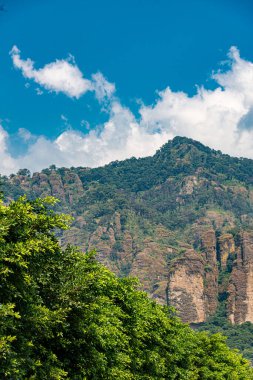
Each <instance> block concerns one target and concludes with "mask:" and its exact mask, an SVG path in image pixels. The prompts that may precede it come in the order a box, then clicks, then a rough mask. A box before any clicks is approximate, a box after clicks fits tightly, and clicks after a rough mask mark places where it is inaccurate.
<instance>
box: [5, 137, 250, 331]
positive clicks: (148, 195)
mask: <svg viewBox="0 0 253 380" xmlns="http://www.w3.org/2000/svg"><path fill="white" fill-rule="evenodd" d="M1 181H2V190H3V192H4V194H5V195H6V201H7V202H8V201H10V200H11V199H15V198H17V197H18V196H20V195H22V194H24V193H25V194H27V196H28V197H29V198H36V197H43V196H47V195H53V196H56V197H57V198H59V199H60V201H61V203H60V205H58V208H57V210H58V211H63V212H66V213H70V214H71V215H73V216H74V218H75V221H74V223H73V225H72V227H71V229H70V230H69V231H67V232H64V233H63V235H61V236H59V238H60V240H61V244H62V245H63V246H64V245H66V244H68V243H72V244H76V245H79V246H80V247H81V248H82V250H83V251H86V250H90V249H93V248H96V249H97V251H98V255H97V257H98V260H99V261H101V262H102V263H104V264H105V265H106V266H108V267H109V268H110V269H112V270H113V271H114V272H115V273H116V274H117V275H119V276H125V275H131V276H136V277H138V278H139V279H140V282H141V287H142V289H144V290H145V291H147V292H148V294H150V296H151V297H152V298H154V299H156V300H157V302H159V303H163V304H164V303H169V304H170V305H173V306H175V307H176V308H177V310H178V313H179V315H180V316H181V318H182V319H183V320H184V321H186V322H190V323H202V322H205V321H207V320H208V318H210V317H212V316H213V315H214V314H215V313H216V312H218V310H219V308H220V307H223V308H224V307H225V310H226V317H227V318H228V319H229V320H230V321H231V322H232V323H235V324H240V323H243V322H246V321H251V322H253V297H252V296H251V293H252V292H251V287H253V281H252V279H251V273H252V276H253V272H252V269H251V267H252V265H253V262H252V263H251V260H253V251H252V248H251V246H252V242H253V235H252V230H253V160H250V159H244V158H234V157H230V156H228V155H225V154H222V153H221V152H220V151H215V150H213V149H211V148H209V147H206V146H204V145H203V144H201V143H199V142H197V141H194V140H191V139H188V138H185V137H176V138H174V139H173V140H170V141H169V142H168V143H166V144H165V145H164V146H163V147H161V148H160V149H159V150H158V151H157V152H156V153H155V155H154V156H151V157H144V158H139V159H136V158H130V159H127V160H124V161H114V162H112V163H110V164H108V165H105V166H104V167H100V168H93V169H89V168H83V167H78V168H70V169H67V168H56V167H55V166H54V165H52V166H51V167H50V168H48V169H44V170H42V171H41V172H40V173H38V172H36V173H33V175H32V176H30V174H29V171H27V170H26V169H24V170H21V171H19V173H18V174H16V175H11V176H10V177H6V176H3V177H2V178H1ZM251 257H252V259H251ZM240 281H243V283H244V286H239V284H240ZM252 294H253V293H252Z"/></svg>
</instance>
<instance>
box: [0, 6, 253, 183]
mask: <svg viewBox="0 0 253 380" xmlns="http://www.w3.org/2000/svg"><path fill="white" fill-rule="evenodd" d="M252 36H253V2H252V1H251V0H237V1H236V0H219V1H218V0H201V1H200V0H177V1H172V0H145V1H144V0H72V1H67V0H5V1H4V0H3V1H2V2H0V81H1V85H0V173H1V174H6V175H9V174H11V173H15V172H17V171H18V170H19V169H20V168H28V169H30V170H31V171H32V172H33V171H39V170H41V169H43V168H46V167H48V166H50V165H51V164H55V165H56V166H57V167H62V166H65V167H71V166H85V167H97V166H101V165H104V164H107V163H109V162H111V161H115V160H122V159H125V158H130V157H132V156H135V157H144V156H148V155H152V154H154V153H155V151H156V150H157V149H159V148H160V147H161V146H162V145H163V144H165V143H166V142H167V141H168V140H170V139H172V138H173V137H175V136H186V137H190V138H193V139H195V140H198V141H200V142H202V143H204V144H205V145H208V146H210V147H211V148H214V149H219V150H221V151H222V152H224V153H228V154H230V155H233V156H238V157H249V158H253V63H252V62H253V38H252Z"/></svg>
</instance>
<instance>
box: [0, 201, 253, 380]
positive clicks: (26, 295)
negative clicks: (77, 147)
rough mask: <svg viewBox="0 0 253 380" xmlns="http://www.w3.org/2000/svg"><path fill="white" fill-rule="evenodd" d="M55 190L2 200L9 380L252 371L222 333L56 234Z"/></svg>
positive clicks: (63, 222) (0, 370) (2, 309)
mask: <svg viewBox="0 0 253 380" xmlns="http://www.w3.org/2000/svg"><path fill="white" fill-rule="evenodd" d="M54 204H55V200H54V199H53V198H47V199H44V200H41V199H37V200H35V201H27V200H26V198H21V199H19V200H18V201H15V202H12V203H11V204H10V205H9V206H6V205H3V204H1V205H0V225H1V229H0V271H1V286H0V302H1V303H0V377H1V378H2V379H38V380H39V379H64V378H65V379H82V380H84V379H107V380H109V379H115V380H116V379H119V380H121V379H122V380H123V379H133V380H138V379H142V380H143V379H144V380H145V379H147V380H148V379H149V380H152V379H185V380H191V379H192V380H193V379H194V380H195V379H196V380H197V379H201V380H205V379H212V380H215V379H217V380H218V379H231V380H232V379H233V380H239V379H240V380H243V379H253V372H252V369H251V368H250V367H249V365H248V363H247V361H246V360H245V359H243V358H242V357H241V356H240V355H239V354H237V353H236V352H234V351H231V350H229V349H228V348H227V346H226V344H225V343H224V339H223V338H222V337H221V336H220V335H208V334H206V333H203V332H201V333H196V332H194V331H193V330H191V329H190V328H189V327H188V326H186V325H184V324H182V323H181V322H180V321H179V320H178V319H177V318H176V317H174V316H173V312H172V311H171V310H169V309H167V308H166V307H162V306H158V305H157V304H156V303H155V302H153V301H151V300H150V299H148V297H147V296H146V295H145V294H144V293H143V292H140V291H137V290H136V285H135V282H134V281H132V280H129V279H119V278H117V277H116V276H115V275H114V274H112V273H111V272H110V271H109V270H108V269H106V268H105V267H103V266H102V265H101V264H99V263H98V262H97V261H96V260H95V259H94V254H93V253H89V254H84V253H82V252H81V251H79V250H78V249H76V248H74V247H71V246H68V247H67V248H66V249H65V250H63V249H62V248H61V247H60V245H59V243H58V241H57V239H56V237H55V234H54V231H55V229H56V228H66V227H67V224H68V222H69V218H68V217H66V216H64V215H60V214H56V213H54V212H53V211H52V209H50V206H53V205H54Z"/></svg>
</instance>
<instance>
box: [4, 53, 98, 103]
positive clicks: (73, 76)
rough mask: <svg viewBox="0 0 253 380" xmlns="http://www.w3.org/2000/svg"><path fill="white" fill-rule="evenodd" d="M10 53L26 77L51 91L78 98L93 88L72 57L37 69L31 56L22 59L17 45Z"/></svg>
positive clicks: (15, 64) (14, 62) (16, 65)
mask: <svg viewBox="0 0 253 380" xmlns="http://www.w3.org/2000/svg"><path fill="white" fill-rule="evenodd" d="M10 54H11V57H12V60H13V64H14V66H15V67H16V68H17V69H20V70H21V71H22V74H23V76H24V77H25V78H27V79H33V80H34V81H35V82H36V83H38V84H39V85H41V86H43V87H45V88H46V89H47V90H49V91H54V92H56V93H58V92H63V93H64V94H66V95H67V96H70V97H73V98H77V99H78V98H79V97H80V96H81V95H83V94H84V93H85V92H87V91H90V90H91V89H92V83H91V81H89V80H87V79H85V78H83V74H82V72H81V71H80V70H79V68H78V67H77V66H76V64H75V63H74V62H72V61H73V60H72V58H71V59H69V60H64V59H62V60H58V59H57V60H56V61H55V62H52V63H48V64H47V65H45V66H44V67H43V68H41V69H38V70H36V69H35V68H34V62H33V61H32V60H31V59H30V58H28V59H26V60H23V59H21V57H20V50H19V49H18V48H17V46H13V48H12V50H11V52H10ZM71 60H72V61H71Z"/></svg>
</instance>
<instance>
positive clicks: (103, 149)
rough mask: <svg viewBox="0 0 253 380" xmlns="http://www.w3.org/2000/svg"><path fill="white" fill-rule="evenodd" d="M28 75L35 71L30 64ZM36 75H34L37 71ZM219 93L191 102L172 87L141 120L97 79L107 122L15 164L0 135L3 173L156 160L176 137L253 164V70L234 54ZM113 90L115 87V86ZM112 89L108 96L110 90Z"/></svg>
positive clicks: (201, 92)
mask: <svg viewBox="0 0 253 380" xmlns="http://www.w3.org/2000/svg"><path fill="white" fill-rule="evenodd" d="M26 66H27V67H26V70H27V71H28V72H29V70H31V67H33V65H32V64H31V63H30V61H29V60H27V61H26ZM32 70H33V69H32ZM213 78H214V79H215V81H216V83H217V87H216V88H215V89H214V90H207V89H205V88H203V87H200V88H198V90H197V93H196V94H195V95H194V96H192V97H190V96H188V95H187V94H186V93H184V92H173V91H172V90H171V89H170V88H169V87H167V88H166V89H165V90H163V91H160V92H159V93H158V97H157V99H156V101H155V103H154V104H152V105H149V106H146V105H144V104H143V103H140V106H139V107H140V108H139V112H140V118H139V119H138V120H137V119H136V118H135V116H134V115H133V113H132V112H131V111H130V110H129V109H128V108H126V107H123V106H122V105H121V104H120V102H119V100H117V99H116V98H115V96H114V87H111V86H110V85H109V86H107V84H106V82H104V79H103V78H102V77H100V74H98V76H97V77H95V79H94V76H93V79H92V80H93V82H95V81H97V83H103V84H102V90H100V87H99V85H97V86H98V87H97V90H96V91H97V97H98V99H100V98H101V99H102V98H107V99H108V101H109V100H110V101H109V103H108V104H107V110H108V112H109V116H108V121H107V122H106V123H104V125H102V126H98V127H97V128H96V129H93V130H90V131H89V133H88V134H86V135H84V134H82V133H81V132H80V131H75V130H68V131H65V132H63V133H62V134H60V135H59V136H58V137H57V138H56V139H55V140H54V141H50V140H48V139H46V138H45V137H38V138H37V140H36V141H35V142H34V143H32V144H30V145H29V148H28V151H27V153H26V154H24V155H22V156H20V157H18V158H15V159H14V158H13V157H12V156H11V155H10V154H9V153H8V150H7V144H6V141H7V139H8V134H7V132H6V131H4V130H3V129H2V128H1V129H0V143H1V150H0V159H1V162H0V172H1V173H10V172H12V171H16V170H17V169H19V168H24V167H27V168H28V169H31V170H40V169H42V168H44V167H47V166H49V165H51V164H56V165H57V166H90V167H96V166H100V165H103V164H106V163H108V162H110V161H112V160H121V159H125V158H127V157H131V156H136V157H143V156H147V155H151V154H153V153H154V152H155V151H156V150H157V149H158V148H159V147H160V146H161V145H162V144H164V143H165V142H167V141H168V139H171V138H173V137H174V136H177V135H180V136H187V137H191V138H193V139H196V140H199V141H201V142H202V143H204V144H206V145H208V146H210V147H212V148H215V149H220V150H222V151H223V152H225V153H229V154H231V155H233V156H246V157H250V158H253V116H252V115H253V64H252V63H251V62H248V61H246V60H244V59H242V58H240V55H239V51H238V50H237V49H236V48H234V47H233V48H231V49H230V52H229V67H227V69H226V70H225V71H223V72H221V71H220V72H218V73H216V74H213ZM112 86H113V85H112ZM105 88H107V90H105Z"/></svg>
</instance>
